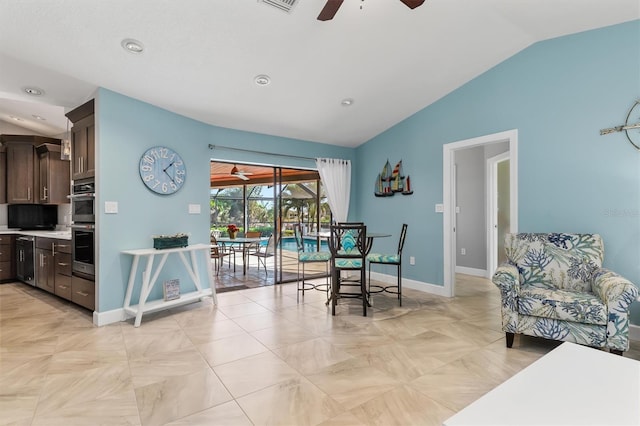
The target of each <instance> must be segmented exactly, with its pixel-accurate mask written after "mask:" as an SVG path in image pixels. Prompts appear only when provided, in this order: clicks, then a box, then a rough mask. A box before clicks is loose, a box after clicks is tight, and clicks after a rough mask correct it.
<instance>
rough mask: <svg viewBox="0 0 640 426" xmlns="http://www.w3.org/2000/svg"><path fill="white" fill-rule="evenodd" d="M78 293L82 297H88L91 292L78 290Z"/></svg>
mask: <svg viewBox="0 0 640 426" xmlns="http://www.w3.org/2000/svg"><path fill="white" fill-rule="evenodd" d="M76 294H79V295H80V296H82V297H87V296H88V295H89V293H85V292H84V291H76Z"/></svg>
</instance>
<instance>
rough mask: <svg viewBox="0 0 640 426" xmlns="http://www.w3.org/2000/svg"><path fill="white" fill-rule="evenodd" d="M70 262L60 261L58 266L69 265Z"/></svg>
mask: <svg viewBox="0 0 640 426" xmlns="http://www.w3.org/2000/svg"><path fill="white" fill-rule="evenodd" d="M69 265H70V263H64V262H58V266H69Z"/></svg>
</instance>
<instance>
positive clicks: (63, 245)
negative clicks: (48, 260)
mask: <svg viewBox="0 0 640 426" xmlns="http://www.w3.org/2000/svg"><path fill="white" fill-rule="evenodd" d="M60 247H69V244H58V248H60Z"/></svg>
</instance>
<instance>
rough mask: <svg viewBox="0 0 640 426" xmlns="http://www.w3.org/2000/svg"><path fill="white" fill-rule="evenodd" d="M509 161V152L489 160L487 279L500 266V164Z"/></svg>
mask: <svg viewBox="0 0 640 426" xmlns="http://www.w3.org/2000/svg"><path fill="white" fill-rule="evenodd" d="M507 160H509V152H508V151H507V152H503V153H502V154H498V155H496V156H494V157H491V158H487V166H486V170H487V197H488V200H489V202H488V203H487V243H488V244H487V245H488V248H487V275H488V276H487V278H491V276H492V275H493V273H494V272H495V270H496V267H497V266H498V220H497V217H498V164H499V163H502V162H503V161H507Z"/></svg>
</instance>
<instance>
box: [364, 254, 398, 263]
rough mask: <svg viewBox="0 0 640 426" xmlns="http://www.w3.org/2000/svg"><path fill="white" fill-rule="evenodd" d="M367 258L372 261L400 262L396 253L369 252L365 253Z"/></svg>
mask: <svg viewBox="0 0 640 426" xmlns="http://www.w3.org/2000/svg"><path fill="white" fill-rule="evenodd" d="M367 260H368V261H369V262H374V263H400V256H399V255H397V254H381V253H370V254H368V255H367Z"/></svg>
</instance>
